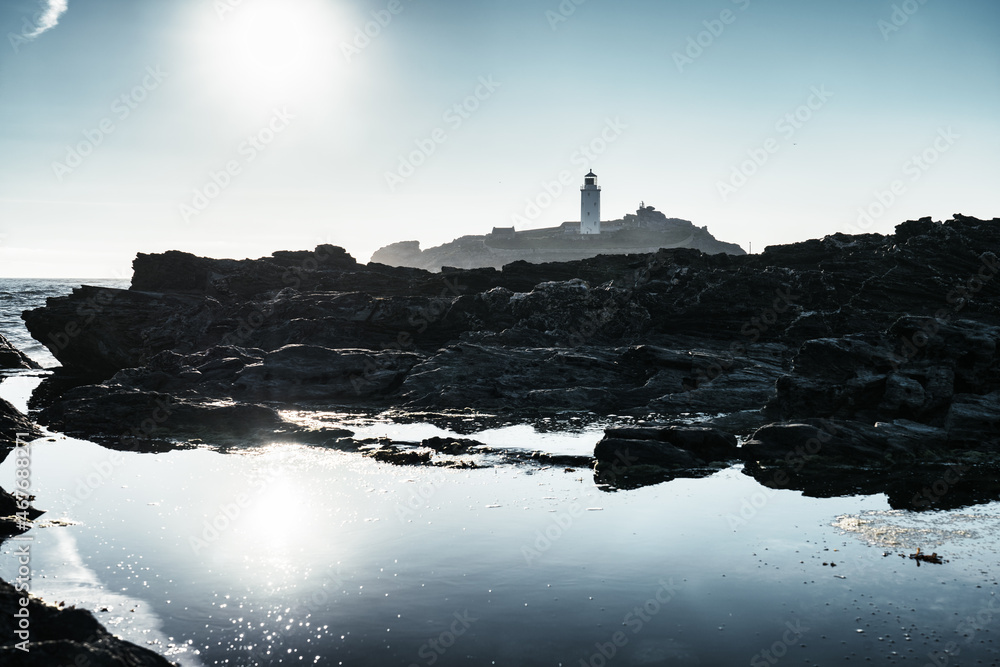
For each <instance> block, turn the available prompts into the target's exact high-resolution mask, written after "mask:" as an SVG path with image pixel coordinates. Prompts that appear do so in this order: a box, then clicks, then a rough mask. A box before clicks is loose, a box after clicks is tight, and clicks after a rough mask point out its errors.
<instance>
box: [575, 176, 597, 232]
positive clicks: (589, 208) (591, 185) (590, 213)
mask: <svg viewBox="0 0 1000 667" xmlns="http://www.w3.org/2000/svg"><path fill="white" fill-rule="evenodd" d="M580 233H581V234H600V233H601V188H600V186H599V185H597V175H596V174H595V173H594V172H593V171H591V172H590V173H589V174H587V175H586V176H584V178H583V187H582V188H580Z"/></svg>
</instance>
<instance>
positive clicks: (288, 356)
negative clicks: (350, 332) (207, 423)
mask: <svg viewBox="0 0 1000 667" xmlns="http://www.w3.org/2000/svg"><path fill="white" fill-rule="evenodd" d="M422 360H423V356H422V355H419V354H415V353H412V352H397V351H384V352H372V351H370V350H355V349H338V350H332V349H329V348H325V347H319V346H315V345H287V346H285V347H282V348H280V349H278V350H275V351H274V352H269V353H267V354H266V355H265V356H264V358H263V359H262V360H261V362H260V363H258V364H253V365H250V366H247V367H244V368H242V369H240V371H239V374H238V377H237V378H236V380H235V382H234V385H233V386H234V388H235V389H236V390H237V391H238V392H242V393H243V394H245V395H246V396H248V397H255V398H257V399H258V400H272V401H278V402H292V401H317V400H321V401H329V402H334V401H347V402H351V401H359V400H364V399H369V398H372V397H375V396H384V395H385V394H387V393H389V392H391V391H393V390H394V389H396V388H397V387H399V385H400V384H402V382H403V380H404V378H405V377H406V375H407V373H408V372H409V371H410V369H412V368H413V367H414V366H416V365H417V364H418V363H419V362H421V361H422Z"/></svg>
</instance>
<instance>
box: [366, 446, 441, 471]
mask: <svg viewBox="0 0 1000 667" xmlns="http://www.w3.org/2000/svg"><path fill="white" fill-rule="evenodd" d="M364 455H365V456H367V457H369V458H373V459H375V460H376V461H381V462H382V463H391V464H392V465H397V466H416V465H427V464H428V463H430V462H431V456H432V454H431V452H430V451H427V450H419V449H409V448H408V449H403V448H400V447H399V446H397V445H394V444H385V445H378V446H375V447H373V448H371V449H367V450H364Z"/></svg>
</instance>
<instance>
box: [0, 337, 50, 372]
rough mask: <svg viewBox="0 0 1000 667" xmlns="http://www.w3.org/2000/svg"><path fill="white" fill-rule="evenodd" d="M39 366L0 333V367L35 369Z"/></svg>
mask: <svg viewBox="0 0 1000 667" xmlns="http://www.w3.org/2000/svg"><path fill="white" fill-rule="evenodd" d="M36 368H41V366H39V365H38V363H37V362H35V361H33V360H31V359H30V358H28V356H27V355H26V354H24V353H23V352H21V351H20V350H18V349H17V348H16V347H14V346H13V345H12V344H11V342H10V341H9V340H7V339H6V338H5V337H4V335H3V334H0V369H36Z"/></svg>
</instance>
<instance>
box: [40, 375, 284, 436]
mask: <svg viewBox="0 0 1000 667" xmlns="http://www.w3.org/2000/svg"><path fill="white" fill-rule="evenodd" d="M38 419H39V422H40V423H42V424H45V425H47V426H49V427H51V428H53V429H56V430H59V431H61V432H64V433H67V434H69V435H72V436H75V437H84V438H89V439H92V440H96V441H98V442H101V443H102V444H104V445H106V446H109V447H114V448H116V449H125V450H136V451H161V450H163V449H164V448H171V447H172V446H177V445H176V444H172V443H174V442H175V441H178V440H185V439H188V438H195V437H196V438H199V439H202V440H206V441H211V442H217V443H223V444H224V443H229V442H235V443H246V442H252V443H257V442H268V441H273V440H281V439H289V438H290V437H291V435H292V434H293V433H295V432H296V431H297V430H298V429H297V428H296V427H294V426H293V425H291V424H289V423H288V422H285V421H284V420H283V419H282V418H281V417H280V416H279V415H278V413H277V411H276V410H275V409H274V408H271V407H267V406H263V405H257V404H253V403H231V402H230V403H226V402H220V401H213V400H208V399H204V400H202V399H177V398H176V397H174V396H171V395H170V394H164V393H158V392H153V391H142V390H136V389H130V388H126V387H122V386H119V385H109V384H102V385H87V386H84V387H79V388H77V389H73V390H71V391H69V392H67V393H66V394H65V395H64V396H63V397H62V399H61V400H60V401H58V402H56V403H54V404H53V405H51V406H49V407H48V408H46V409H44V410H42V411H41V412H40V413H39V415H38Z"/></svg>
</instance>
